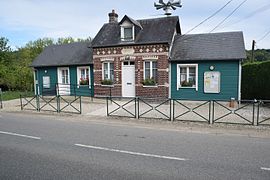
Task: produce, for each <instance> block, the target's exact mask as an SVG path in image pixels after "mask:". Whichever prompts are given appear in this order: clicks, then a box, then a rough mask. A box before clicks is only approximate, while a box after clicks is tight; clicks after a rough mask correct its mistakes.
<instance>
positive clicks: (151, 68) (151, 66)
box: [143, 60, 158, 80]
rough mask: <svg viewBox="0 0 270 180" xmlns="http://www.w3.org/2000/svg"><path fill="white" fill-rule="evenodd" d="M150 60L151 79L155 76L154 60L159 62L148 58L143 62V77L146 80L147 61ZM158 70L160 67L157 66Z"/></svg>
mask: <svg viewBox="0 0 270 180" xmlns="http://www.w3.org/2000/svg"><path fill="white" fill-rule="evenodd" d="M146 62H150V79H151V78H153V62H157V61H155V60H146V61H144V62H143V79H144V80H145V63H146ZM157 70H158V67H157Z"/></svg>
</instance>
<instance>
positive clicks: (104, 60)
mask: <svg viewBox="0 0 270 180" xmlns="http://www.w3.org/2000/svg"><path fill="white" fill-rule="evenodd" d="M100 61H101V62H107V61H114V58H113V57H110V58H109V57H108V58H100Z"/></svg>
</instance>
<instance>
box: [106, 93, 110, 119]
mask: <svg viewBox="0 0 270 180" xmlns="http://www.w3.org/2000/svg"><path fill="white" fill-rule="evenodd" d="M106 104H107V116H109V98H108V96H107V97H106Z"/></svg>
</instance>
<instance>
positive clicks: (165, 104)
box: [107, 97, 270, 125]
mask: <svg viewBox="0 0 270 180" xmlns="http://www.w3.org/2000/svg"><path fill="white" fill-rule="evenodd" d="M120 111H122V113H120ZM123 112H125V113H123ZM112 115H116V116H123V117H132V118H151V119H164V120H170V121H196V122H207V123H209V124H213V123H226V124H244V125H270V100H264V101H262V100H261V101H257V100H241V101H234V100H232V101H224V100H212V101H210V100H209V101H194V100H193V101H191V100H184V99H169V98H167V99H160V98H155V99H154V98H142V97H135V98H130V99H129V100H127V99H125V98H121V97H107V116H112Z"/></svg>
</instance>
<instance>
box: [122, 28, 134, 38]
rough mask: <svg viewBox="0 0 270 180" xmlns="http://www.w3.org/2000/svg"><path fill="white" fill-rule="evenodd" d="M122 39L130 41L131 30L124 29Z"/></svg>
mask: <svg viewBox="0 0 270 180" xmlns="http://www.w3.org/2000/svg"><path fill="white" fill-rule="evenodd" d="M124 38H125V39H132V28H131V27H130V28H124Z"/></svg>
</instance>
